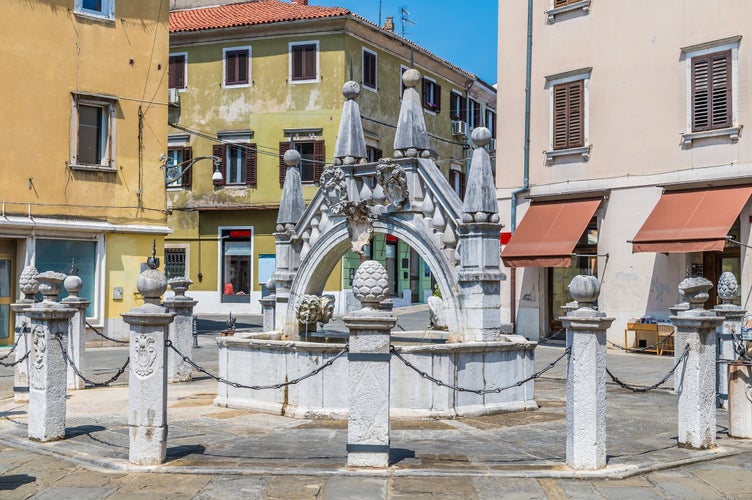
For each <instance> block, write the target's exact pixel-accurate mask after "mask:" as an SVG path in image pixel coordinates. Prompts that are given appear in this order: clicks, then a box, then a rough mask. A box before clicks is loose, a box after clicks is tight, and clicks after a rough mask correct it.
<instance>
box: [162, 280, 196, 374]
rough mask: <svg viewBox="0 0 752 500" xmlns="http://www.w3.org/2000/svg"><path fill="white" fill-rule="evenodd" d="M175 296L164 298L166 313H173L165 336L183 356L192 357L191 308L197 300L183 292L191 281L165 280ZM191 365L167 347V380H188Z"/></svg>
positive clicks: (191, 369)
mask: <svg viewBox="0 0 752 500" xmlns="http://www.w3.org/2000/svg"><path fill="white" fill-rule="evenodd" d="M167 283H168V284H169V285H170V288H171V289H172V290H173V291H174V292H175V296H174V297H172V298H169V299H165V300H164V302H163V305H164V306H165V307H166V308H167V312H168V313H174V314H175V320H174V321H173V322H172V323H170V326H169V328H168V334H167V338H168V339H169V340H170V342H172V345H174V346H175V348H176V349H177V350H178V351H180V352H181V353H183V355H184V356H188V358H190V359H193V308H194V307H195V306H196V304H198V301H196V300H193V299H192V298H191V297H186V296H185V292H186V291H187V290H188V287H189V286H190V285H191V284H192V283H193V282H192V281H191V280H190V279H188V278H172V279H170V280H169V281H168V282H167ZM192 371H193V367H192V366H191V365H190V364H188V363H187V362H185V361H183V358H181V357H180V356H178V355H177V353H176V352H175V351H174V350H172V349H169V348H168V349H167V382H168V383H175V382H190V381H191V379H192Z"/></svg>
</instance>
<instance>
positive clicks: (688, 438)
mask: <svg viewBox="0 0 752 500" xmlns="http://www.w3.org/2000/svg"><path fill="white" fill-rule="evenodd" d="M682 283H683V285H682V290H683V291H684V296H685V298H686V299H687V301H688V302H689V304H690V309H688V310H686V311H680V312H679V314H677V315H676V316H670V317H669V319H670V320H671V323H673V324H674V326H676V328H677V332H676V337H677V346H676V348H677V349H678V348H679V346H689V351H688V354H687V357H686V360H685V362H684V366H683V367H679V370H678V371H680V372H681V373H682V378H681V382H680V384H679V385H678V386H677V388H676V391H677V393H678V395H679V404H678V411H679V415H678V416H679V427H678V442H679V446H680V447H682V448H693V449H705V448H713V447H715V432H716V428H715V422H716V417H715V411H716V410H715V380H716V367H715V361H716V333H715V330H716V328H717V327H718V326H719V325H720V324H721V323H723V318H722V317H719V316H716V314H715V312H714V311H706V310H705V309H703V308H702V305H703V304H704V303H705V301H706V300H708V297H709V295H708V290H709V289H710V287H712V286H713V284H712V283H711V282H710V281H708V280H706V279H705V278H688V279H686V280H684V281H683V282H682ZM681 349H682V351H681V352H679V353H678V355H679V356H681V355H683V353H684V347H682V348H681Z"/></svg>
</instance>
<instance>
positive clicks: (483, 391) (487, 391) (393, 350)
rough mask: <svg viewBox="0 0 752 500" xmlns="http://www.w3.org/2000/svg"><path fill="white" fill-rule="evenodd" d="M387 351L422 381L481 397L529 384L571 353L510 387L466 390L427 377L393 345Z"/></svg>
mask: <svg viewBox="0 0 752 500" xmlns="http://www.w3.org/2000/svg"><path fill="white" fill-rule="evenodd" d="M389 351H390V352H391V353H392V354H393V355H394V356H395V357H396V358H397V359H399V360H400V361H402V363H404V364H405V366H407V367H408V368H410V369H412V370H413V371H414V372H416V373H417V374H418V375H420V376H421V377H423V378H424V379H426V380H430V381H431V382H433V383H434V384H436V385H438V386H441V387H447V388H449V389H452V390H454V391H459V392H472V393H474V394H478V395H483V394H491V393H499V392H502V391H506V390H507V389H512V388H514V387H519V386H521V385H522V384H524V383H526V382H530V381H531V380H534V379H536V378H538V377H540V376H541V375H543V374H544V373H546V372H547V371H548V370H550V369H551V368H553V367H554V366H556V363H558V362H559V361H561V360H562V359H563V358H564V357H566V356H568V355H569V353H570V352H571V349H570V348H569V347H567V348H566V349H565V350H564V353H563V354H562V355H561V356H559V357H558V358H556V359H555V360H554V361H552V362H551V363H549V364H548V366H546V367H545V368H543V369H542V370H538V371H537V372H535V373H533V374H532V375H530V376H529V377H527V378H526V379H523V380H520V381H519V382H515V383H514V384H510V385H507V386H504V387H496V388H493V389H467V388H465V387H460V386H456V385H452V384H447V383H446V382H442V381H441V380H439V379H437V378H435V377H433V376H431V375H429V374H428V373H426V372H424V371H422V370H419V369H418V368H417V367H415V366H414V365H413V364H412V363H410V362H409V361H408V360H406V359H405V358H403V357H402V355H401V354H400V353H399V352H397V348H396V347H394V346H393V345H390V346H389Z"/></svg>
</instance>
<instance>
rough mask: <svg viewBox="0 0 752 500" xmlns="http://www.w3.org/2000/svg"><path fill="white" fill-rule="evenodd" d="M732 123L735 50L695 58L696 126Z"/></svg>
mask: <svg viewBox="0 0 752 500" xmlns="http://www.w3.org/2000/svg"><path fill="white" fill-rule="evenodd" d="M730 126H731V51H730V50H727V51H724V52H720V53H716V54H708V55H706V56H698V57H693V58H692V130H693V131H701V130H712V129H716V128H724V127H730Z"/></svg>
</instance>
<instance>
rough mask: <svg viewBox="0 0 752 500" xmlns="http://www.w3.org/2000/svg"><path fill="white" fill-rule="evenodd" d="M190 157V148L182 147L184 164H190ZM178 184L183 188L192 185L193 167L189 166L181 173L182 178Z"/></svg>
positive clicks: (191, 155)
mask: <svg viewBox="0 0 752 500" xmlns="http://www.w3.org/2000/svg"><path fill="white" fill-rule="evenodd" d="M192 158H193V152H192V150H191V148H183V162H184V163H185V164H186V166H187V165H189V164H190V161H191V159H192ZM180 184H181V186H182V187H183V188H185V189H190V188H191V186H192V185H193V167H191V168H189V169H188V170H187V171H186V172H185V174H183V179H182V182H181V183H180Z"/></svg>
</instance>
